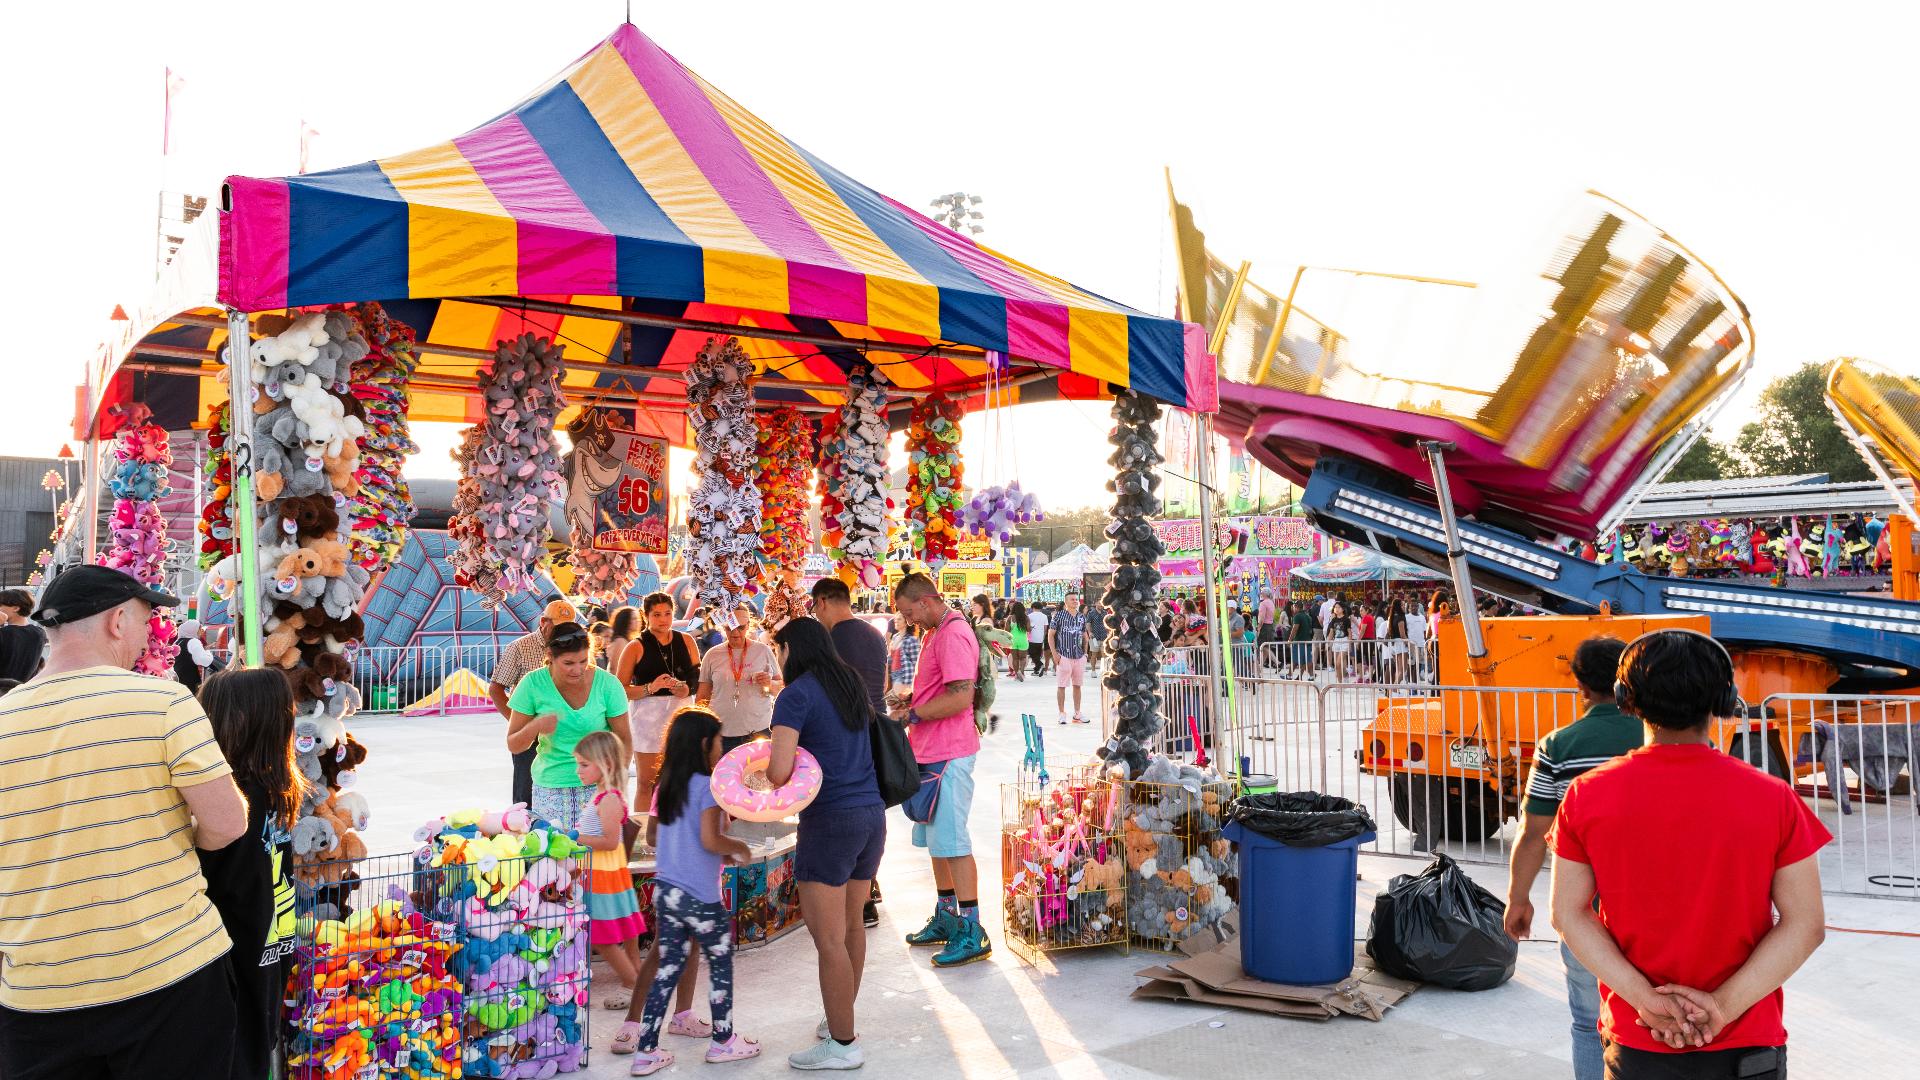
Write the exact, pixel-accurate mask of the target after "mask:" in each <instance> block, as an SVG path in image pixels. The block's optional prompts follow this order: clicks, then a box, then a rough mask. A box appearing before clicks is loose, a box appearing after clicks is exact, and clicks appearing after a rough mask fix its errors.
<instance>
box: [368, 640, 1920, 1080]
mask: <svg viewBox="0 0 1920 1080" xmlns="http://www.w3.org/2000/svg"><path fill="white" fill-rule="evenodd" d="M1090 689H1091V688H1090ZM1096 698H1097V693H1096V694H1090V695H1089V708H1088V715H1089V716H1092V715H1093V708H1092V706H1093V703H1094V701H1095V700H1096ZM998 711H999V712H1000V714H1001V716H1002V723H1001V725H1000V730H999V732H998V733H997V734H995V735H992V736H989V737H988V738H987V740H986V743H985V746H984V747H983V750H982V755H981V760H980V763H979V766H978V768H977V773H976V775H977V777H978V783H979V788H978V791H977V794H976V796H975V800H974V812H973V816H972V830H973V836H974V845H975V851H976V853H977V855H978V856H979V858H980V878H981V881H982V882H983V883H985V884H986V889H985V890H983V891H984V892H985V893H986V895H985V897H984V900H985V902H984V903H983V904H982V905H981V910H982V914H983V917H984V918H985V919H986V920H987V924H988V929H989V933H990V935H991V936H992V938H993V940H994V941H995V942H996V944H998V943H1000V941H1001V934H1000V925H999V924H1000V911H999V904H998V903H997V902H995V900H994V898H993V890H994V889H995V888H996V887H997V884H998V882H999V880H1000V872H999V866H998V865H997V863H998V858H999V840H998V829H999V821H998V815H999V787H998V785H999V784H1001V783H1003V782H1006V781H1009V780H1011V779H1012V777H1013V775H1014V773H1015V771H1016V768H1017V765H1018V763H1019V760H1020V757H1021V754H1022V751H1023V747H1022V744H1021V737H1020V725H1019V714H1020V713H1021V712H1022V711H1027V712H1033V713H1035V714H1037V715H1038V716H1039V717H1040V718H1041V720H1042V721H1043V723H1044V726H1045V730H1046V737H1047V740H1048V742H1047V749H1048V753H1049V756H1050V757H1052V756H1055V755H1069V756H1079V755H1085V754H1088V753H1090V752H1091V751H1092V749H1093V747H1094V746H1095V744H1096V742H1097V740H1098V736H1097V734H1096V732H1097V724H1096V725H1089V726H1068V727H1060V726H1058V725H1056V724H1055V723H1054V720H1055V716H1056V714H1055V711H1054V707H1053V690H1052V684H1051V682H1050V681H1048V682H1046V683H1044V684H1043V683H1038V682H1035V681H1033V680H1031V679H1030V680H1029V681H1028V682H1027V683H1025V684H1016V683H1012V682H1010V681H1007V680H1005V679H1004V678H1003V680H1002V681H1001V684H1000V704H999V707H998ZM354 730H355V732H356V734H357V735H358V736H359V737H360V739H361V740H362V741H364V742H365V743H366V744H367V746H368V748H369V751H370V754H369V758H368V761H367V763H366V764H365V765H364V766H362V768H361V769H360V785H359V786H360V790H361V791H362V792H364V793H365V794H366V796H367V798H368V799H369V800H370V802H371V803H372V805H373V810H374V821H373V823H372V825H371V826H370V828H369V829H368V832H367V835H366V841H367V844H368V847H369V849H370V850H371V851H373V852H374V853H376V854H380V853H401V852H406V851H409V850H411V849H412V848H413V847H414V846H415V845H414V842H413V840H412V833H413V830H414V829H415V828H416V827H417V826H418V825H419V824H420V823H421V822H422V821H425V820H427V819H428V818H430V817H435V816H439V815H441V814H444V813H446V812H448V811H450V810H454V809H458V808H461V807H464V806H475V805H488V806H498V805H501V804H503V803H504V802H505V801H506V798H507V795H508V779H509V773H508V763H507V754H506V751H505V748H504V739H505V727H504V723H503V722H502V721H500V720H498V719H497V718H493V717H446V718H423V719H405V720H403V719H401V718H399V717H397V716H376V715H368V716H363V717H360V718H357V719H356V721H355V723H354ZM1383 816H1384V815H1383ZM1421 865H1422V862H1421V861H1419V860H1415V859H1405V858H1389V857H1376V856H1368V857H1363V858H1362V860H1361V875H1362V879H1363V880H1362V881H1361V883H1360V890H1359V899H1358V909H1359V924H1360V926H1361V927H1363V928H1364V926H1365V925H1366V920H1367V916H1368V914H1369V913H1370V912H1371V910H1372V904H1373V899H1372V898H1373V895H1374V894H1375V893H1376V892H1378V891H1379V890H1380V889H1382V888H1384V887H1385V885H1386V882H1387V881H1388V879H1389V878H1391V877H1392V876H1393V875H1395V874H1402V873H1414V872H1417V871H1418V869H1419V868H1420V866H1421ZM1472 872H1473V873H1474V876H1475V877H1477V878H1478V879H1479V880H1480V881H1481V882H1482V884H1485V885H1486V886H1488V887H1489V888H1490V889H1492V890H1493V891H1494V892H1495V893H1496V894H1504V892H1505V885H1504V872H1503V871H1502V870H1500V869H1498V868H1495V867H1474V868H1472ZM880 881H881V885H882V888H883V889H884V890H885V892H886V898H887V899H886V902H885V903H884V904H882V905H881V907H880V914H881V922H880V925H879V927H877V928H875V929H874V930H872V931H871V932H870V933H871V938H870V947H869V952H868V955H867V969H866V978H865V983H864V985H863V987H862V991H861V995H860V1000H859V1028H860V1037H861V1040H862V1041H863V1043H864V1044H865V1046H866V1055H867V1062H868V1070H867V1071H868V1072H869V1073H873V1074H875V1075H880V1076H889V1077H915V1078H935V1077H964V1078H968V1080H988V1078H996V1077H1015V1076H1018V1077H1061V1078H1066V1077H1118V1078H1129V1077H1194V1078H1202V1080H1230V1078H1234V1077H1259V1078H1261V1080H1270V1078H1272V1077H1283V1076H1314V1077H1327V1078H1339V1077H1355V1078H1384V1077H1412V1076H1417V1077H1419V1078H1420V1080H1455V1078H1469V1077H1475V1078H1511V1080H1557V1078H1563V1077H1569V1076H1571V1075H1572V1071H1571V1068H1570V1067H1569V1065H1568V1060H1569V1059H1568V1049H1567V1048H1568V1042H1569V1034H1568V1017H1567V1013H1566V997H1565V988H1564V983H1563V981H1562V973H1561V964H1560V954H1559V949H1558V946H1557V945H1555V944H1554V943H1553V942H1552V941H1547V940H1537V941H1527V942H1523V943H1522V945H1521V948H1520V965H1519V969H1518V971H1517V973H1516V974H1515V976H1514V978H1513V980H1512V981H1510V982H1508V983H1507V984H1506V985H1504V986H1501V987H1499V988H1498V989H1495V990H1490V991H1486V992H1483V993H1478V994H1464V993H1457V992H1451V991H1446V990H1438V989H1432V988H1428V989H1422V990H1420V991H1419V992H1418V993H1416V994H1414V995H1413V996H1412V997H1411V998H1409V999H1408V1000H1407V1001H1405V1002H1404V1003H1403V1004H1401V1005H1400V1006H1399V1007H1398V1008H1396V1009H1394V1010H1393V1011H1392V1012H1391V1013H1389V1014H1388V1016H1387V1018H1386V1019H1385V1020H1383V1021H1381V1022H1379V1023H1368V1022H1365V1021H1361V1020H1354V1019H1342V1020H1338V1021H1333V1022H1328V1023H1311V1022H1306V1021H1299V1020H1287V1019H1281V1018H1276V1017H1267V1016H1261V1015H1257V1014H1254V1013H1249V1012H1242V1011H1239V1010H1234V1009H1218V1008H1214V1007H1211V1006H1203V1005H1183V1004H1174V1003H1166V1002H1146V1001H1133V1000H1130V999H1129V997H1128V995H1129V993H1130V992H1131V991H1132V989H1133V987H1134V986H1135V984H1136V983H1137V981H1138V980H1136V979H1135V978H1133V972H1134V971H1136V970H1138V969H1139V968H1142V967H1146V966H1148V965H1150V964H1152V963H1154V962H1156V954H1153V953H1147V952H1139V951H1136V952H1134V953H1133V954H1132V955H1131V956H1128V955H1124V954H1122V953H1120V952H1118V951H1113V950H1104V949H1101V950H1082V951H1078V952H1070V953H1066V954H1061V955H1059V956H1057V957H1056V958H1054V959H1053V962H1051V963H1048V964H1047V965H1046V966H1045V967H1044V968H1033V967H1029V966H1027V965H1026V964H1024V963H1022V962H1021V961H1020V960H1019V959H1018V958H1017V957H1015V956H1014V955H1013V954H1012V952H1011V951H1010V950H1008V949H1006V948H1005V947H1004V946H1002V947H1000V948H998V949H997V950H996V952H995V954H994V957H993V960H992V962H991V963H980V964H974V965H971V966H969V967H966V968H961V969H958V970H955V971H948V972H939V971H935V970H933V969H932V968H931V967H930V966H929V965H928V963H927V960H928V957H929V955H930V953H929V951H928V950H914V949H909V948H908V947H907V946H906V945H905V943H904V942H903V941H902V940H901V936H902V935H903V934H905V933H907V932H908V931H911V930H914V929H917V928H918V927H919V926H920V924H921V923H922V922H923V921H924V920H925V917H926V915H927V913H928V912H929V911H930V910H931V909H932V906H933V878H932V874H931V871H930V870H929V868H928V865H927V861H926V859H925V858H924V856H922V855H921V854H920V853H919V852H918V851H917V850H916V849H914V848H913V847H912V846H911V844H910V842H909V837H908V826H907V823H906V822H905V820H904V819H903V818H900V817H899V816H898V815H894V820H893V827H892V829H891V832H890V834H889V838H888V850H887V855H886V859H885V861H884V863H883V864H882V866H881V871H880ZM1546 900H1547V897H1546V880H1545V876H1544V875H1543V876H1542V879H1541V882H1540V883H1539V885H1538V886H1537V887H1536V888H1535V892H1534V903H1535V906H1536V908H1537V909H1539V910H1541V911H1544V910H1545V909H1546ZM1827 916H1828V922H1829V923H1830V924H1832V926H1833V927H1835V928H1836V930H1835V931H1834V932H1830V933H1829V934H1828V937H1827V941H1826V944H1825V945H1824V946H1822V947H1821V949H1820V951H1819V952H1818V953H1816V954H1815V955H1814V957H1813V959H1812V960H1811V961H1810V962H1809V963H1808V964H1807V966H1806V967H1805V968H1804V969H1803V970H1802V971H1801V972H1800V973H1799V974H1798V975H1796V976H1795V977H1794V979H1793V981H1792V982H1791V983H1790V984H1789V985H1788V992H1787V1026H1788V1030H1789V1031H1790V1032H1791V1038H1792V1047H1793V1061H1794V1073H1795V1075H1796V1076H1812V1077H1824V1076H1842V1075H1850V1076H1876V1077H1877V1076H1893V1075H1900V1074H1902V1073H1904V1072H1905V1071H1907V1070H1908V1069H1910V1068H1911V1063H1912V1062H1913V1061H1914V1060H1915V1059H1916V1058H1920V1021H1917V1019H1916V1017H1915V1005H1914V1003H1913V996H1914V994H1913V991H1914V988H1915V987H1916V986H1920V903H1913V902H1903V901H1892V900H1869V899H1859V898H1850V897H1833V898H1830V899H1829V901H1828V907H1827ZM1839 928H1845V929H1839ZM1535 930H1536V932H1539V933H1542V934H1548V935H1550V934H1551V928H1550V927H1548V926H1546V925H1545V924H1544V920H1543V921H1542V922H1541V924H1540V925H1537V926H1536V927H1535ZM1362 933H1364V929H1363V930H1362ZM603 985H604V977H603ZM815 985H816V984H815V974H814V966H813V946H812V943H811V942H810V941H809V940H808V938H807V936H806V934H805V932H804V931H797V932H795V933H793V934H790V935H788V936H787V937H785V938H783V939H782V940H780V941H778V942H775V943H774V944H772V945H769V946H767V947H765V948H761V949H755V950H752V951H748V952H743V953H741V954H739V957H738V959H737V961H736V967H735V988H736V990H735V992H736V1013H735V1016H736V1022H737V1024H738V1026H739V1028H740V1029H741V1030H742V1031H743V1032H744V1033H746V1034H748V1035H750V1036H753V1037H755V1038H757V1039H759V1040H760V1041H761V1044H762V1045H763V1046H764V1047H765V1054H764V1056H763V1057H762V1058H761V1059H759V1060H756V1061H752V1062H746V1063H741V1064H737V1065H732V1066H728V1067H726V1070H725V1075H727V1076H739V1077H745V1076H760V1075H780V1074H785V1073H787V1071H788V1070H787V1068H786V1061H785V1056H786V1055H787V1054H788V1053H790V1052H792V1051H794V1050H797V1049H800V1048H802V1047H804V1046H806V1045H808V1043H809V1042H810V1041H811V1040H812V1037H813V1035H812V1032H813V1027H814V1025H815V1024H816V1023H818V1021H819V1019H820V1016H821V1012H820V1003H819V997H818V993H817V991H816V989H815ZM599 993H600V991H599V990H596V998H597V997H598V995H599ZM616 1026H617V1017H615V1016H613V1015H612V1014H608V1013H604V1012H599V1013H596V1015H595V1018H594V1025H593V1034H592V1041H593V1045H594V1047H595V1050H594V1053H593V1055H592V1059H591V1063H590V1065H589V1067H588V1068H587V1070H586V1071H585V1072H584V1073H583V1074H582V1075H587V1076H594V1077H613V1076H623V1075H625V1072H626V1068H627V1062H628V1061H629V1060H630V1059H627V1058H618V1057H614V1056H613V1055H612V1054H609V1053H607V1052H606V1051H605V1047H606V1046H607V1043H608V1041H609V1040H610V1039H611V1038H612V1036H613V1031H614V1028H615V1027H616ZM666 1042H667V1045H668V1048H669V1049H671V1050H674V1051H675V1052H676V1053H678V1054H679V1055H680V1063H679V1064H678V1065H677V1066H676V1067H675V1068H674V1069H672V1070H669V1071H667V1072H665V1073H662V1074H659V1075H663V1076H677V1075H689V1074H692V1075H701V1074H704V1071H705V1069H706V1066H705V1065H704V1064H703V1063H701V1062H700V1060H699V1054H700V1052H701V1050H702V1049H703V1046H702V1044H701V1043H699V1042H695V1041H692V1040H685V1039H673V1038H669V1039H667V1040H666ZM1903 1063H1905V1064H1903Z"/></svg>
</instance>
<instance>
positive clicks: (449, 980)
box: [287, 886, 466, 1080]
mask: <svg viewBox="0 0 1920 1080" xmlns="http://www.w3.org/2000/svg"><path fill="white" fill-rule="evenodd" d="M392 891H393V893H394V895H390V896H389V897H387V898H384V899H381V900H379V901H378V902H376V903H373V904H371V905H369V906H367V907H364V908H362V909H361V910H359V911H357V912H355V913H354V914H353V915H352V916H351V917H350V918H347V919H344V920H341V919H315V918H313V917H312V916H306V917H303V918H302V919H301V920H300V931H301V932H300V938H301V942H300V944H299V945H297V946H296V947H295V949H294V965H293V975H292V977H291V978H290V979H289V981H288V987H287V1000H288V1002H289V1003H290V1008H289V1009H288V1021H289V1024H290V1025H291V1027H292V1033H291V1035H290V1037H289V1041H288V1044H287V1075H288V1076H289V1077H290V1078H291V1080H359V1078H361V1077H373V1076H394V1077H406V1078H408V1080H429V1078H453V1077H458V1076H460V1075H461V1064H462V1063H461V1053H462V1037H463V1029H464V1025H465V1014H466V999H465V994H464V992H463V989H462V986H461V983H460V980H459V978H458V977H457V976H455V975H454V973H453V969H454V961H455V959H456V958H457V957H458V956H459V955H460V944H459V942H458V941H457V940H456V936H455V934H454V932H453V931H454V927H453V925H452V924H451V923H450V922H434V921H433V920H431V919H429V918H428V917H427V916H426V915H425V914H423V913H422V912H421V911H420V910H419V909H418V908H416V907H415V906H414V904H413V902H412V901H411V899H409V897H408V896H407V893H406V890H405V889H402V888H399V887H398V886H395V887H394V888H393V890H392Z"/></svg>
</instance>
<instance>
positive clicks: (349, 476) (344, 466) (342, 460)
mask: <svg viewBox="0 0 1920 1080" xmlns="http://www.w3.org/2000/svg"><path fill="white" fill-rule="evenodd" d="M320 460H321V463H322V465H323V467H324V471H325V472H326V476H327V483H329V484H332V485H333V490H335V491H337V492H339V493H340V494H342V495H345V496H346V497H347V498H349V499H351V498H354V497H355V496H357V495H359V494H360V477H359V475H358V474H357V472H356V470H358V468H359V466H360V447H359V445H358V444H357V443H355V442H353V441H352V440H350V439H349V440H347V441H346V442H343V443H341V445H340V448H339V449H338V450H337V451H335V452H333V453H330V454H328V455H327V456H325V457H324V458H321V459H320Z"/></svg>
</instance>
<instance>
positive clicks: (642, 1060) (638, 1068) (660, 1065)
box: [627, 1050, 673, 1076]
mask: <svg viewBox="0 0 1920 1080" xmlns="http://www.w3.org/2000/svg"><path fill="white" fill-rule="evenodd" d="M672 1065H673V1055H672V1054H670V1053H668V1052H667V1051H665V1050H651V1051H647V1052H645V1053H639V1054H635V1055H633V1067H632V1068H631V1069H628V1070H627V1075H628V1076H652V1075H653V1074H654V1073H657V1072H659V1071H660V1070H661V1069H665V1068H670V1067H671V1066H672Z"/></svg>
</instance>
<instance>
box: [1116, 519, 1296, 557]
mask: <svg viewBox="0 0 1920 1080" xmlns="http://www.w3.org/2000/svg"><path fill="white" fill-rule="evenodd" d="M1213 525H1214V534H1215V542H1216V545H1217V546H1216V547H1215V548H1214V550H1215V551H1216V552H1221V553H1224V554H1229V555H1257V556H1269V557H1277V558H1293V559H1302V558H1307V557H1310V556H1311V555H1312V554H1313V551H1314V532H1313V526H1311V525H1309V524H1308V523H1307V519H1306V518H1297V517H1276V516H1260V517H1237V518H1221V519H1220V520H1218V521H1215V522H1214V523H1213ZM1153 531H1154V534H1155V535H1157V536H1158V537H1159V538H1160V543H1161V545H1162V546H1163V547H1165V548H1166V549H1167V557H1168V558H1198V557H1199V555H1200V537H1201V532H1200V519H1198V518H1173V519H1171V520H1166V521H1156V522H1154V523H1153Z"/></svg>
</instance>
